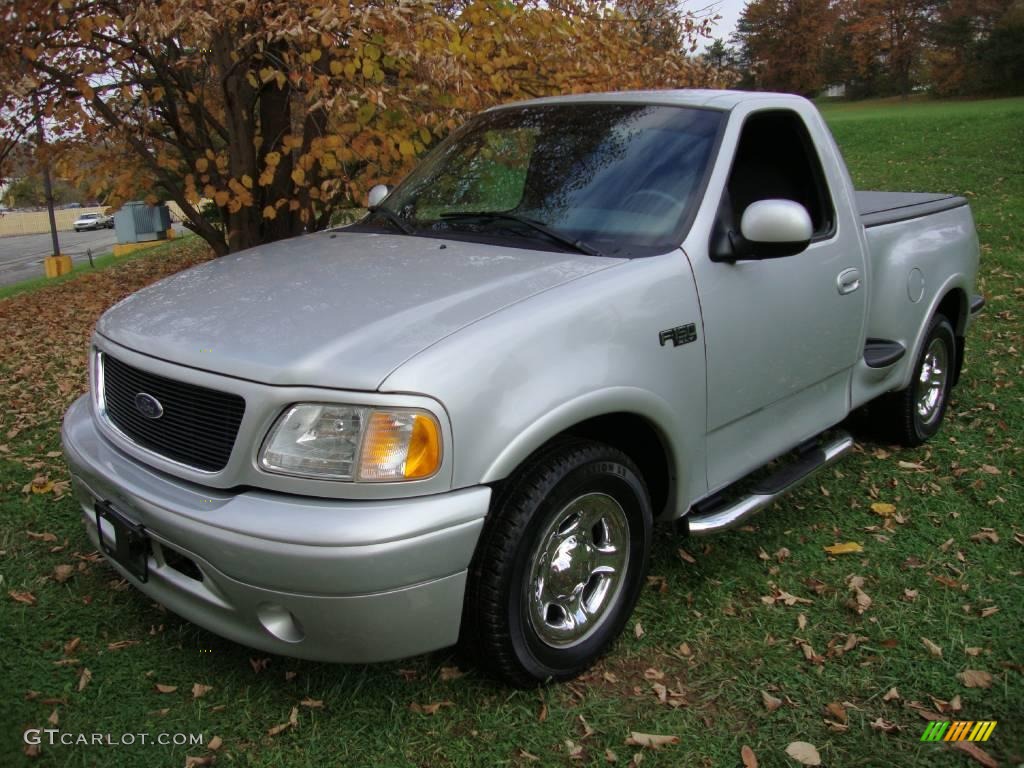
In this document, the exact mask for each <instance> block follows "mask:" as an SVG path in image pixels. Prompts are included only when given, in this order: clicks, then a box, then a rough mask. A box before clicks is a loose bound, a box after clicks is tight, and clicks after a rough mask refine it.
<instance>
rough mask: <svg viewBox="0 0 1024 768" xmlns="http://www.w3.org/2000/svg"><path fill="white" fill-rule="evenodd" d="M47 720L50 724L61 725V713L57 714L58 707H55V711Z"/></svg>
mask: <svg viewBox="0 0 1024 768" xmlns="http://www.w3.org/2000/svg"><path fill="white" fill-rule="evenodd" d="M46 722H48V723H49V724H50V725H60V715H58V714H57V710H56V709H54V710H53V712H51V713H50V716H49V717H48V718H46Z"/></svg>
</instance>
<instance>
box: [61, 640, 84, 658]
mask: <svg viewBox="0 0 1024 768" xmlns="http://www.w3.org/2000/svg"><path fill="white" fill-rule="evenodd" d="M81 644H82V638H80V637H72V638H71V639H70V640H68V641H67V642H66V643H64V655H65V656H70V655H71V654H72V653H74V652H75V651H76V650H78V646H80V645H81Z"/></svg>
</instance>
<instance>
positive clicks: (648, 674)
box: [644, 667, 665, 680]
mask: <svg viewBox="0 0 1024 768" xmlns="http://www.w3.org/2000/svg"><path fill="white" fill-rule="evenodd" d="M644 677H645V678H646V679H648V680H664V679H665V673H664V672H662V671H661V670H660V669H655V668H654V667H648V668H647V669H645V670H644Z"/></svg>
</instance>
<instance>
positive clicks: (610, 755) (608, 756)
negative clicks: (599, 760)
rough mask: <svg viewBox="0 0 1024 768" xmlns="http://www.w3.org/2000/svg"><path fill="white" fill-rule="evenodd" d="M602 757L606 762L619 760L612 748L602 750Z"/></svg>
mask: <svg viewBox="0 0 1024 768" xmlns="http://www.w3.org/2000/svg"><path fill="white" fill-rule="evenodd" d="M604 759H605V761H606V762H609V763H617V762H619V756H618V755H616V754H615V753H614V752H612V750H610V749H606V750H605V751H604Z"/></svg>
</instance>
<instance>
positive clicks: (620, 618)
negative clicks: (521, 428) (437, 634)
mask: <svg viewBox="0 0 1024 768" xmlns="http://www.w3.org/2000/svg"><path fill="white" fill-rule="evenodd" d="M651 530H652V513H651V502H650V498H649V495H648V493H647V488H646V486H645V485H644V482H643V479H642V477H641V475H640V472H639V470H638V469H637V468H636V466H635V465H634V464H633V462H632V461H631V460H630V459H629V457H627V456H626V455H625V454H624V453H622V452H621V451H619V450H617V449H615V448H612V447H610V446H607V445H604V444H601V443H596V442H591V441H584V440H571V441H565V442H563V443H560V444H557V445H556V446H553V447H552V448H551V449H549V450H547V451H544V452H542V453H540V454H538V455H537V456H536V457H535V458H534V459H533V460H531V461H530V462H528V463H527V464H526V465H525V466H524V467H523V468H522V469H521V470H520V471H518V472H517V473H516V474H515V475H514V476H513V477H512V478H510V479H509V480H508V481H507V482H506V484H505V486H504V488H503V489H502V492H501V493H499V494H498V496H497V497H496V498H495V502H494V505H493V507H492V510H491V513H490V515H489V517H488V520H487V523H486V524H485V527H484V532H483V533H482V534H481V538H480V543H479V545H478V546H477V551H476V554H475V555H474V558H473V563H472V564H471V566H470V573H469V584H468V585H467V591H466V603H465V610H464V613H463V630H462V635H463V644H464V645H465V646H468V648H469V650H470V651H471V653H472V654H473V655H474V656H475V657H476V658H477V661H478V663H480V664H481V665H482V666H484V667H485V668H487V669H488V671H490V672H491V673H492V674H494V675H495V676H497V677H499V678H501V679H503V680H505V681H506V682H508V683H511V684H513V685H517V686H528V685H534V684H536V683H539V682H547V681H558V680H567V679H569V678H572V677H575V676H577V675H578V674H580V673H581V672H583V671H584V670H585V669H587V668H588V667H589V666H590V665H591V664H593V663H594V662H595V661H596V660H597V659H598V658H599V657H600V656H601V655H602V654H603V653H604V652H605V651H606V650H607V649H608V647H609V646H610V645H611V643H612V642H613V641H614V640H615V638H616V637H618V635H619V634H620V632H621V631H622V628H623V626H624V625H625V623H626V621H628V619H629V616H630V614H631V613H632V612H633V607H634V605H635V604H636V601H637V598H638V596H639V594H640V589H641V587H642V585H643V580H644V575H645V573H646V569H647V560H648V557H649V554H650V547H651Z"/></svg>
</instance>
